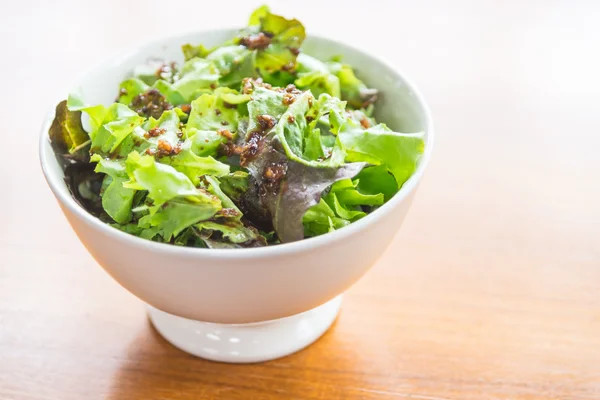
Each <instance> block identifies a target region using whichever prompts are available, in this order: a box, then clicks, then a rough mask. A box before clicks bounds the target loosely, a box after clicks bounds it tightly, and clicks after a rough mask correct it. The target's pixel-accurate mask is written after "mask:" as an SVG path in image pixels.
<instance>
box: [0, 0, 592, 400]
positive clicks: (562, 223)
mask: <svg viewBox="0 0 600 400" xmlns="http://www.w3.org/2000/svg"><path fill="white" fill-rule="evenodd" d="M369 5H370V6H369V7H368V9H367V8H365V6H364V5H363V6H353V4H352V2H346V6H344V7H340V6H339V4H333V2H331V3H326V2H322V1H320V2H319V1H312V0H311V1H304V2H302V7H300V8H299V7H298V4H297V3H295V2H292V1H283V2H281V3H280V2H278V3H277V5H276V6H275V8H276V9H277V10H279V11H282V12H283V13H285V14H287V15H295V16H297V17H298V18H300V19H301V20H302V21H304V22H305V23H306V25H307V26H308V29H309V30H312V31H318V32H321V33H325V34H328V35H330V36H334V37H338V38H343V39H344V40H347V41H350V42H351V43H354V44H355V45H357V46H360V47H364V48H367V49H369V50H370V51H371V52H373V53H376V54H381V55H384V56H385V57H387V58H388V59H390V61H391V62H393V63H395V64H397V65H398V66H400V68H401V69H402V70H403V71H405V72H406V73H407V74H408V75H409V76H411V77H412V78H413V79H414V80H415V81H416V82H417V84H419V86H420V87H421V88H422V90H423V92H424V95H425V97H426V98H427V99H428V100H429V102H430V105H431V108H432V110H433V113H434V118H435V122H436V127H437V134H438V140H437V145H436V149H435V151H434V157H433V162H432V163H431V165H430V168H429V170H428V172H427V174H426V177H425V179H424V181H423V183H422V185H421V188H420V192H419V193H418V195H417V197H416V199H415V202H414V205H413V209H412V210H411V213H410V214H409V216H408V218H407V220H406V223H405V224H404V226H403V227H402V229H401V230H400V232H399V234H398V235H397V237H396V238H395V241H394V243H393V245H392V246H391V248H390V249H389V250H388V251H387V252H386V253H385V254H383V255H382V257H381V259H380V261H379V262H378V263H377V265H376V266H375V267H374V268H373V270H372V271H371V272H370V273H369V274H368V275H367V276H366V277H365V278H364V279H363V280H361V281H360V282H359V283H358V284H357V285H356V286H354V287H353V288H352V289H351V290H350V291H349V292H348V293H347V295H346V298H345V302H344V305H343V310H342V314H341V315H340V317H339V319H338V321H337V323H336V324H335V325H334V327H333V328H332V329H331V330H330V331H329V332H328V333H327V334H326V335H325V336H324V337H323V338H322V339H320V340H319V341H318V342H317V343H316V344H314V345H313V346H311V347H310V348H308V349H306V350H305V351H302V352H300V353H298V354H295V355H292V356H290V357H287V358H284V359H281V360H277V361H273V362H269V363H265V364H258V365H247V366H239V365H225V364H217V363H211V362H207V361H203V360H200V359H196V358H193V357H191V356H188V355H186V354H184V353H182V352H180V351H178V350H176V349H174V348H173V347H171V346H170V345H168V344H167V343H166V342H165V341H164V340H163V339H162V338H160V337H159V336H158V335H157V333H156V332H155V331H154V330H153V329H152V328H151V327H150V325H149V323H148V321H147V319H146V316H145V313H144V310H143V307H142V305H141V303H140V302H139V301H138V300H137V299H135V298H134V297H133V296H131V295H130V294H128V293H127V292H125V291H124V290H123V289H122V288H120V287H119V286H118V285H116V284H115V283H114V282H113V281H112V280H111V279H110V278H109V277H108V276H106V275H105V274H104V273H103V272H102V270H101V269H100V268H99V267H98V266H97V265H95V263H94V261H93V260H92V259H91V257H90V256H89V255H88V254H87V253H86V252H85V250H84V249H83V247H82V246H81V244H79V242H78V241H77V238H76V237H75V235H74V234H73V233H72V232H71V230H70V228H69V227H68V225H67V223H66V221H65V219H64V217H63V216H62V215H61V214H60V211H59V208H58V206H57V204H56V202H55V201H54V199H53V198H52V197H51V193H50V191H49V190H48V188H47V187H46V185H45V183H44V181H43V178H42V175H41V172H40V170H39V166H38V161H37V137H38V136H37V135H38V127H39V125H40V123H41V120H42V118H43V116H44V115H45V114H46V113H47V112H48V110H50V108H51V105H52V103H53V102H54V101H55V100H57V98H58V96H61V95H64V89H63V88H65V87H67V85H68V83H69V82H70V81H71V80H72V78H73V75H75V74H77V73H80V72H81V71H82V70H84V69H85V68H87V67H89V66H90V65H91V64H93V63H94V62H97V61H99V60H100V59H102V58H105V57H107V56H108V55H110V54H112V53H114V52H119V51H123V50H125V49H127V48H129V47H131V46H133V45H135V44H137V43H139V42H140V41H145V40H147V39H152V38H153V37H157V36H159V35H161V34H165V30H166V31H168V32H167V33H176V32H180V31H184V30H188V29H194V28H195V27H198V28H212V27H217V26H223V25H241V24H243V23H244V20H245V18H246V17H245V16H246V15H247V14H248V13H249V11H250V10H251V9H252V7H253V6H254V4H248V3H247V2H241V1H240V2H231V1H230V2H227V4H219V3H218V2H217V3H214V4H213V3H211V4H201V3H199V2H193V1H187V0H184V1H179V2H177V3H176V4H175V3H173V4H172V5H171V4H170V5H169V6H168V9H167V8H165V7H166V6H165V3H164V2H156V3H154V2H148V1H141V0H135V1H129V2H118V1H117V0H109V1H103V2H85V1H77V2H76V1H58V2H51V3H47V2H41V1H33V2H27V3H25V2H11V3H10V4H9V3H8V2H3V3H2V5H1V6H0V7H1V9H0V30H1V33H2V34H1V35H0V37H1V38H2V39H0V40H2V49H3V51H4V52H5V55H4V62H3V63H2V66H0V68H1V69H2V76H3V84H2V88H3V91H4V92H3V95H2V96H1V97H0V105H1V106H2V110H3V113H2V116H3V118H2V121H3V129H2V132H1V135H2V136H1V137H2V141H3V146H2V147H3V149H4V151H3V152H2V156H0V167H1V168H0V184H1V186H0V213H2V215H1V216H2V218H1V221H2V229H0V252H1V258H0V399H23V400H33V399H36V400H37V399H41V400H42V399H43V400H46V399H48V400H50V399H58V400H79V399H111V400H116V399H119V400H120V399H172V400H176V399H182V400H183V399H216V398H219V399H244V400H246V399H315V400H316V399H323V400H333V399H418V400H471V399H473V400H481V399H527V400H541V399H578V400H583V399H587V400H597V399H600V201H599V198H600V180H599V176H600V157H599V156H598V154H599V153H598V149H599V148H600V113H599V104H600V96H599V93H600V79H599V78H598V71H600V56H599V55H598V51H597V49H598V46H597V44H598V43H599V42H600V28H599V25H598V24H597V21H598V19H599V17H600V3H598V2H593V1H587V2H586V1H579V2H570V1H566V0H564V1H550V2H541V1H540V2H536V1H530V2H475V1H458V2H451V3H446V2H443V1H427V2H419V3H418V4H416V2H408V1H403V2H391V1H390V2H384V1H371V2H369ZM171 8H173V10H172V11H169V10H171ZM180 10H185V11H184V12H182V11H180ZM315 10H319V12H315ZM169 12H172V13H174V14H173V15H175V17H174V20H175V21H178V22H177V23H173V20H170V19H169V18H167V17H165V15H168V14H169ZM332 15H339V16H340V18H332V17H331V16H332ZM205 16H209V18H205ZM177 18H180V19H179V20H177ZM149 21H158V22H161V23H163V24H162V25H161V24H159V25H157V26H158V28H157V29H148V31H144V32H143V33H140V31H139V27H140V26H147V24H149V23H150V22H149ZM169 21H170V22H169ZM351 21H360V24H359V25H358V26H359V27H360V29H357V24H353V23H352V22H351ZM169 24H171V26H170V25H169ZM199 25H201V26H199Z"/></svg>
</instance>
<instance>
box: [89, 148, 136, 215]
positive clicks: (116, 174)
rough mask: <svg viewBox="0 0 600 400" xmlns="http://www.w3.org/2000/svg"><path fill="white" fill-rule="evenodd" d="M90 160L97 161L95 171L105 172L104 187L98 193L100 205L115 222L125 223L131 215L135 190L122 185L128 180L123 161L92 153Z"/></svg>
mask: <svg viewBox="0 0 600 400" xmlns="http://www.w3.org/2000/svg"><path fill="white" fill-rule="evenodd" d="M91 161H92V162H95V163H97V164H96V169H95V172H99V173H103V174H106V177H105V178H104V182H103V186H104V189H103V190H102V192H101V193H100V195H101V197H102V207H103V208H104V210H105V211H106V213H107V214H108V215H109V216H110V217H111V218H112V219H113V220H114V221H115V222H117V223H119V224H126V223H127V222H129V221H130V220H131V217H132V212H131V208H132V204H133V198H134V196H135V193H136V191H135V190H134V189H130V188H126V187H124V186H123V183H125V182H127V181H128V180H129V177H128V176H127V171H126V170H125V165H124V163H123V162H120V161H114V160H110V159H105V158H102V157H100V155H98V154H94V155H93V156H92V158H91Z"/></svg>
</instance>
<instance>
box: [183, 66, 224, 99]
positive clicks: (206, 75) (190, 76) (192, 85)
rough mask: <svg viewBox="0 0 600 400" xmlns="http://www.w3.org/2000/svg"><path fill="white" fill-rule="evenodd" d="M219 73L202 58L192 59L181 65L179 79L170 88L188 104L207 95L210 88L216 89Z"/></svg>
mask: <svg viewBox="0 0 600 400" xmlns="http://www.w3.org/2000/svg"><path fill="white" fill-rule="evenodd" d="M219 77H220V75H219V71H218V70H217V68H216V67H215V66H214V65H213V63H212V62H210V61H208V60H205V59H202V58H192V59H191V60H188V61H186V62H185V64H183V67H182V68H181V72H180V75H179V79H178V80H177V81H175V82H174V83H173V85H172V88H173V89H174V90H176V91H177V92H179V93H180V94H181V95H182V96H183V98H184V99H185V100H186V102H190V101H192V100H194V99H195V98H197V97H198V96H199V95H201V94H202V93H207V92H209V91H210V90H211V87H216V85H217V82H218V80H219Z"/></svg>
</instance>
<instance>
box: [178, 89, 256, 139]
mask: <svg viewBox="0 0 600 400" xmlns="http://www.w3.org/2000/svg"><path fill="white" fill-rule="evenodd" d="M249 100H250V96H249V95H245V94H239V93H238V92H237V91H236V90H234V89H229V88H225V87H221V88H217V89H216V90H215V91H214V93H205V94H203V95H201V96H200V97H198V98H197V99H196V100H194V101H193V102H192V110H191V112H190V116H189V119H188V122H187V129H188V136H193V134H194V133H195V132H196V131H197V130H208V131H219V130H222V129H226V130H228V131H229V132H231V133H232V134H235V133H237V130H238V124H239V117H240V114H239V112H238V110H237V107H235V106H236V105H238V104H243V103H245V102H247V101H249ZM190 128H193V129H195V130H196V131H194V130H191V131H190Z"/></svg>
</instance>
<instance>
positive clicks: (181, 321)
mask: <svg viewBox="0 0 600 400" xmlns="http://www.w3.org/2000/svg"><path fill="white" fill-rule="evenodd" d="M341 303H342V297H341V296H338V297H336V298H334V299H333V300H330V301H328V302H327V303H325V304H322V305H320V306H319V307H316V308H313V309H312V310H308V311H306V312H303V313H300V314H296V315H292V316H290V317H286V318H281V319H276V320H272V321H265V322H256V323H251V324H215V323H210V322H202V321H195V320H191V319H187V318H182V317H178V316H176V315H173V314H169V313H166V312H164V311H160V310H158V309H156V308H154V307H151V306H148V314H149V316H150V320H151V321H152V324H153V325H154V327H155V328H156V330H157V331H158V332H159V333H160V334H161V335H162V336H163V337H164V338H165V339H166V340H167V341H169V342H170V343H171V344H172V345H174V346H175V347H177V348H179V349H181V350H183V351H185V352H187V353H190V354H192V355H195V356H198V357H201V358H206V359H208V360H213V361H221V362H228V363H253V362H261V361H268V360H273V359H275V358H279V357H284V356H287V355H289V354H292V353H295V352H297V351H299V350H302V349H303V348H305V347H306V346H308V345H310V344H311V343H313V342H314V341H316V340H317V339H318V338H319V337H321V335H323V334H324V333H325V332H326V331H327V329H329V327H330V326H331V324H333V321H335V319H336V317H337V315H338V312H339V310H340V305H341Z"/></svg>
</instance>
